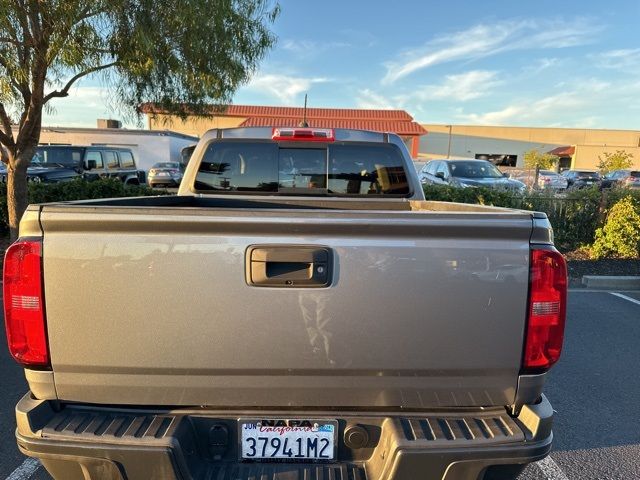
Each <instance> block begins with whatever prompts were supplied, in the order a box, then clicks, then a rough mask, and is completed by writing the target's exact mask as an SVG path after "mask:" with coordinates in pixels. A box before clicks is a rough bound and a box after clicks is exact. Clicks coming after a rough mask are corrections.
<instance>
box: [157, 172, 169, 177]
mask: <svg viewBox="0 0 640 480" xmlns="http://www.w3.org/2000/svg"><path fill="white" fill-rule="evenodd" d="M158 176H159V177H168V176H169V174H168V173H167V172H158Z"/></svg>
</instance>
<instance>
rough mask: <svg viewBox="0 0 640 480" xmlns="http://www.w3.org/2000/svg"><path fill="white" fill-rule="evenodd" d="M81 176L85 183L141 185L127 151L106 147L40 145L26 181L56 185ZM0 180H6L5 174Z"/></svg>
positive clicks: (130, 154) (139, 174) (131, 158)
mask: <svg viewBox="0 0 640 480" xmlns="http://www.w3.org/2000/svg"><path fill="white" fill-rule="evenodd" d="M78 177H83V178H86V179H87V180H97V179H99V178H119V179H120V180H122V181H123V182H124V183H126V184H130V185H139V184H140V183H144V178H145V177H144V172H141V171H138V169H137V168H136V162H135V159H134V156H133V152H132V151H131V149H129V148H121V147H107V146H87V147H82V146H75V145H74V146H71V145H41V146H39V147H38V148H37V150H36V153H35V155H34V156H33V159H32V160H31V164H30V165H29V169H28V170H27V178H28V180H29V181H30V182H37V183H39V182H43V183H57V182H64V181H68V180H72V179H74V178H78ZM2 180H3V181H6V173H3V175H2Z"/></svg>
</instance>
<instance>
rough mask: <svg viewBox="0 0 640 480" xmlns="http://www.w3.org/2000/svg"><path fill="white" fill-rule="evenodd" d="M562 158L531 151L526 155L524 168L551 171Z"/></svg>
mask: <svg viewBox="0 0 640 480" xmlns="http://www.w3.org/2000/svg"><path fill="white" fill-rule="evenodd" d="M559 160H560V158H559V157H558V156H556V155H552V154H550V153H541V152H539V151H538V150H535V149H533V150H529V151H528V152H525V154H524V166H525V167H526V168H539V169H540V170H549V169H550V168H553V167H554V165H556V164H557V163H558V161H559Z"/></svg>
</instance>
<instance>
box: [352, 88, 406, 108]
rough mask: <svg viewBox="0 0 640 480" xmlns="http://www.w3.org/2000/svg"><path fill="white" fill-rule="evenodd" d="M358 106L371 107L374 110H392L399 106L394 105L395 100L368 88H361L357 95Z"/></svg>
mask: <svg viewBox="0 0 640 480" xmlns="http://www.w3.org/2000/svg"><path fill="white" fill-rule="evenodd" d="M356 106H357V107H358V108H369V109H374V110H392V109H394V108H398V107H397V106H394V102H393V100H391V99H389V98H387V97H385V96H383V95H380V94H379V93H376V92H374V91H372V90H370V89H368V88H365V89H364V90H360V91H359V92H358V96H357V97H356Z"/></svg>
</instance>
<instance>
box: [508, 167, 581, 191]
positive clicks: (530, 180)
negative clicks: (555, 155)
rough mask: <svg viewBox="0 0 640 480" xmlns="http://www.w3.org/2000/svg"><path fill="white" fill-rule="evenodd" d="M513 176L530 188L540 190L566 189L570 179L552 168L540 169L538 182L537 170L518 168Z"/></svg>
mask: <svg viewBox="0 0 640 480" xmlns="http://www.w3.org/2000/svg"><path fill="white" fill-rule="evenodd" d="M511 178H512V179H517V180H520V181H521V182H523V183H524V184H525V185H526V186H527V187H528V188H530V189H538V190H554V191H561V190H566V189H567V186H568V181H567V179H566V178H564V177H563V176H562V175H560V174H558V173H556V172H554V171H552V170H540V171H539V172H538V183H536V179H535V178H536V172H535V170H518V171H513V172H511Z"/></svg>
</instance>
